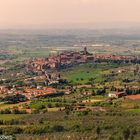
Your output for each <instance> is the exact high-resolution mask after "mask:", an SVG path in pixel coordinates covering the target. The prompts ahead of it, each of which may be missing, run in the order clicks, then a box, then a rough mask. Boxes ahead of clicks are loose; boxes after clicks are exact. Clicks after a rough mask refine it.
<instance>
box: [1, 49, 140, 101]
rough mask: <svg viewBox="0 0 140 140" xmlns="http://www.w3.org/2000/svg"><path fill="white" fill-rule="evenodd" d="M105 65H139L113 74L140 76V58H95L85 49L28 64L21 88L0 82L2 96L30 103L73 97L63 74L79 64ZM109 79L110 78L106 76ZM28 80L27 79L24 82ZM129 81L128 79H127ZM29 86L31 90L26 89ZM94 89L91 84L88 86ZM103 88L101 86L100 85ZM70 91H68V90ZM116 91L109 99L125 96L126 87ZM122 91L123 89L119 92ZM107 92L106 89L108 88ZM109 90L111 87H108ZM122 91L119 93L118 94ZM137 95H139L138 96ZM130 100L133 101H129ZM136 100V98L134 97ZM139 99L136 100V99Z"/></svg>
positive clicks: (70, 86)
mask: <svg viewBox="0 0 140 140" xmlns="http://www.w3.org/2000/svg"><path fill="white" fill-rule="evenodd" d="M88 63H89V64H102V63H114V64H124V65H129V64H137V65H136V67H133V68H131V69H129V67H124V68H123V67H122V68H116V69H115V70H113V71H112V74H113V73H116V74H121V73H125V72H128V71H132V72H133V73H134V74H135V75H136V74H138V73H139V72H140V66H139V65H138V64H139V63H140V58H139V57H135V56H116V55H97V54H96V55H94V54H91V53H89V52H88V50H87V48H86V47H85V48H84V50H83V51H66V52H61V53H60V54H58V55H56V56H49V57H47V58H43V59H37V58H34V59H32V60H29V61H27V62H26V65H25V73H26V74H27V75H28V76H24V75H25V74H22V73H17V74H16V77H20V76H21V77H22V78H21V80H22V81H21V80H20V81H21V82H20V83H18V84H16V85H15V84H13V85H10V86H9V84H6V79H4V80H3V79H1V83H4V84H3V85H2V84H1V86H0V94H1V95H2V96H3V95H12V94H21V95H24V96H25V97H26V98H27V99H29V100H30V99H33V98H35V97H40V96H46V95H48V96H50V95H51V96H52V95H64V94H70V93H73V92H74V91H75V89H76V88H77V87H76V88H73V85H72V84H71V83H70V82H69V81H67V80H66V79H65V78H63V77H62V76H61V74H62V72H61V71H66V70H67V69H69V68H71V67H75V66H78V65H80V64H88ZM104 76H107V75H104ZM24 77H26V78H24ZM126 80H128V81H129V79H126ZM57 84H58V85H59V84H61V85H63V84H64V85H65V87H63V88H64V89H65V90H64V89H57V88H55V86H54V85H57ZM27 85H30V86H27ZM89 85H91V84H89ZM101 85H102V84H101ZM67 87H68V88H67ZM113 87H114V90H113V89H112V90H113V91H112V90H111V92H110V93H109V94H108V97H111V98H119V97H122V96H126V95H127V93H126V91H127V86H126V85H118V84H116V85H113ZM120 87H121V88H120ZM131 87H132V89H134V90H139V87H138V86H137V85H132V86H131ZM106 88H107V87H106ZM108 88H110V87H108ZM116 91H118V92H116ZM119 91H120V92H119ZM136 93H137V92H136ZM88 94H89V95H90V94H92V93H91V92H90V93H89V92H88V91H85V92H83V95H88ZM129 98H130V97H129ZM133 98H134V95H133ZM136 98H137V97H136Z"/></svg>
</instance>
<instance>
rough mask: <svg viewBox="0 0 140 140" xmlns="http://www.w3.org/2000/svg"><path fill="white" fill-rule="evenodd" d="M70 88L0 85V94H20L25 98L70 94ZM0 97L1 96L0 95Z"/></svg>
mask: <svg viewBox="0 0 140 140" xmlns="http://www.w3.org/2000/svg"><path fill="white" fill-rule="evenodd" d="M70 93H71V91H70V90H57V89H55V88H52V87H45V88H31V87H28V86H23V87H11V88H9V87H6V86H0V94H1V95H3V97H4V96H5V95H15V94H21V95H24V96H25V97H26V98H27V99H29V100H30V99H33V98H37V97H40V96H44V97H49V96H56V95H63V94H70ZM1 97H2V96H1Z"/></svg>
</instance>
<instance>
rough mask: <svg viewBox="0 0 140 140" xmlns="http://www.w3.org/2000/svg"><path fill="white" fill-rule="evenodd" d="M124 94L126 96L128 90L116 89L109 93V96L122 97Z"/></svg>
mask: <svg viewBox="0 0 140 140" xmlns="http://www.w3.org/2000/svg"><path fill="white" fill-rule="evenodd" d="M123 96H126V92H116V91H113V92H110V93H109V94H108V97H109V98H121V97H123Z"/></svg>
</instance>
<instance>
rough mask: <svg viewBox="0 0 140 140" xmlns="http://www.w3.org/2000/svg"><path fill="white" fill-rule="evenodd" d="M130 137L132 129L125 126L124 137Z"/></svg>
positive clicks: (126, 139)
mask: <svg viewBox="0 0 140 140" xmlns="http://www.w3.org/2000/svg"><path fill="white" fill-rule="evenodd" d="M129 137H130V130H129V128H125V129H124V130H123V138H124V140H128V139H129Z"/></svg>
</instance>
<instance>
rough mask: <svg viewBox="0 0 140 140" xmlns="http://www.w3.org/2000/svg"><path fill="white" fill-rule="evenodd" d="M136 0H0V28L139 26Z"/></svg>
mask: <svg viewBox="0 0 140 140" xmlns="http://www.w3.org/2000/svg"><path fill="white" fill-rule="evenodd" d="M139 6H140V1H139V0H117V1H112V0H59V1H58V0H28V1H25V0H20V1H19V0H12V1H11V0H1V4H0V29H8V28H10V29H11V28H18V29H20V28H21V29H22V28H33V29H34V28H35V29H36V28H93V29H94V28H131V27H135V28H136V27H140V18H139V17H140V15H139V13H140V9H139Z"/></svg>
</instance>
